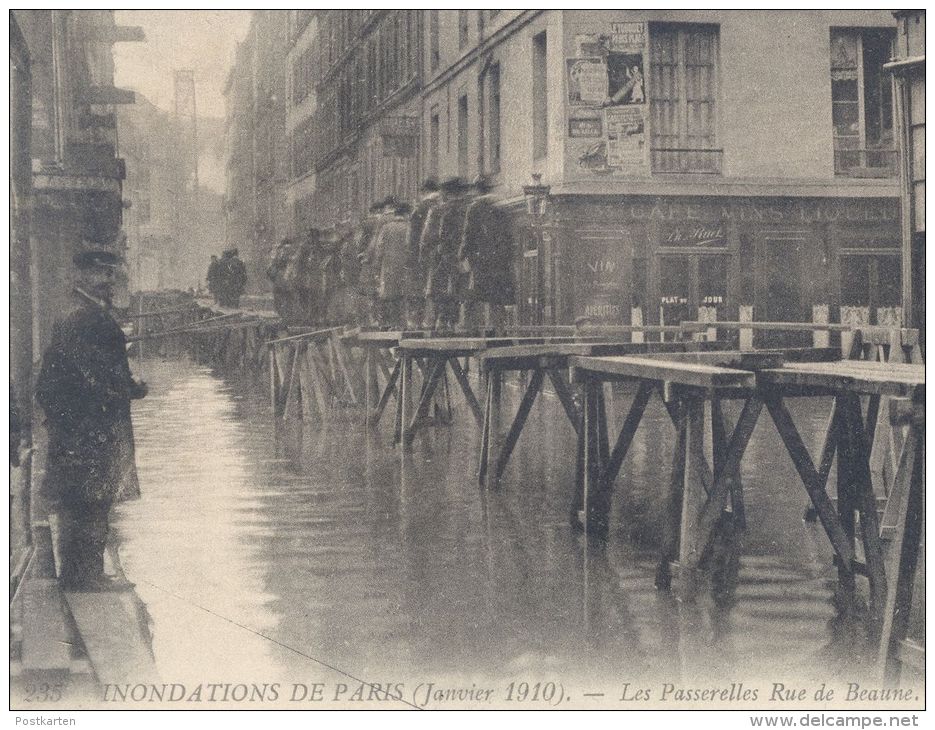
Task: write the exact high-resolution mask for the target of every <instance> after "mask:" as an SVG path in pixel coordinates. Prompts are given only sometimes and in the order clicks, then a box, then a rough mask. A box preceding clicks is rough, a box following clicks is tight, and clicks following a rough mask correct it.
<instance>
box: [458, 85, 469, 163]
mask: <svg viewBox="0 0 935 730" xmlns="http://www.w3.org/2000/svg"><path fill="white" fill-rule="evenodd" d="M458 175H460V176H461V177H463V178H466V177H467V176H468V98H467V94H464V95H462V96H460V97H458Z"/></svg>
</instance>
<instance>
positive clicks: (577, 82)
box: [567, 58, 607, 106]
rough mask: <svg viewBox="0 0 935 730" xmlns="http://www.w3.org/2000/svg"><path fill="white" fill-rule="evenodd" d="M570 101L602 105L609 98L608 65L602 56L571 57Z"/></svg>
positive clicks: (569, 72)
mask: <svg viewBox="0 0 935 730" xmlns="http://www.w3.org/2000/svg"><path fill="white" fill-rule="evenodd" d="M567 66H568V103H569V105H570V106H582V105H600V104H603V103H604V100H605V99H606V98H607V65H606V64H605V63H604V60H603V59H601V58H569V59H568V60H567Z"/></svg>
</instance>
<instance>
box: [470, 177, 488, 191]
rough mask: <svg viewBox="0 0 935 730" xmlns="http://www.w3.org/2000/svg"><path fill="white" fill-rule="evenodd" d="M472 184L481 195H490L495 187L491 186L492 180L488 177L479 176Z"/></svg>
mask: <svg viewBox="0 0 935 730" xmlns="http://www.w3.org/2000/svg"><path fill="white" fill-rule="evenodd" d="M471 184H472V185H473V186H474V189H475V190H477V191H478V192H479V193H488V192H490V189H491V188H492V187H493V185H491V184H490V178H489V177H487V176H486V175H478V176H477V177H475V178H474V182H473V183H471Z"/></svg>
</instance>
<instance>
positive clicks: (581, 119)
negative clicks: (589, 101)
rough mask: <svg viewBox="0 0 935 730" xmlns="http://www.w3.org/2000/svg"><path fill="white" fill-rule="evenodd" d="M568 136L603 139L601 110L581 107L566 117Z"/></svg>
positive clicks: (572, 137)
mask: <svg viewBox="0 0 935 730" xmlns="http://www.w3.org/2000/svg"><path fill="white" fill-rule="evenodd" d="M568 136H569V138H571V139H603V138H604V120H603V118H602V116H601V112H599V111H593V110H590V109H582V110H581V111H578V112H576V113H574V114H571V115H570V116H569V117H568Z"/></svg>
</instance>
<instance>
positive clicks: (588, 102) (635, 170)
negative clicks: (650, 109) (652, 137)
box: [567, 23, 648, 175]
mask: <svg viewBox="0 0 935 730" xmlns="http://www.w3.org/2000/svg"><path fill="white" fill-rule="evenodd" d="M645 45H646V24H645V23H610V24H608V26H607V30H606V31H605V32H597V33H579V34H577V35H575V36H574V52H575V53H576V54H578V55H577V57H576V58H573V59H569V60H568V61H567V64H568V91H569V105H570V106H571V107H574V108H572V109H570V110H569V118H568V138H569V140H577V143H574V144H572V145H571V147H570V154H571V155H573V159H574V160H575V162H576V164H577V166H578V168H579V169H580V170H583V171H586V172H588V173H589V174H596V175H615V174H617V175H632V174H641V173H644V172H646V170H647V169H648V148H647V137H646V126H647V89H646V79H645Z"/></svg>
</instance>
